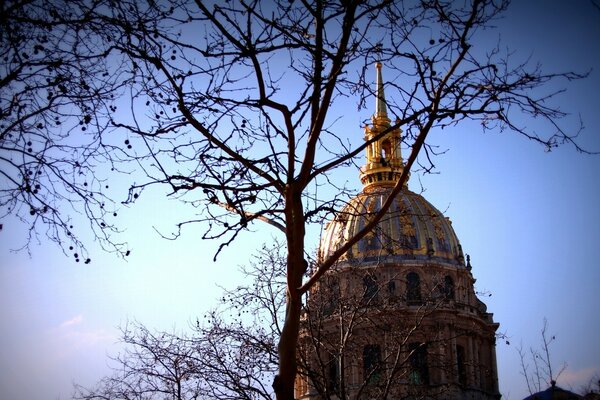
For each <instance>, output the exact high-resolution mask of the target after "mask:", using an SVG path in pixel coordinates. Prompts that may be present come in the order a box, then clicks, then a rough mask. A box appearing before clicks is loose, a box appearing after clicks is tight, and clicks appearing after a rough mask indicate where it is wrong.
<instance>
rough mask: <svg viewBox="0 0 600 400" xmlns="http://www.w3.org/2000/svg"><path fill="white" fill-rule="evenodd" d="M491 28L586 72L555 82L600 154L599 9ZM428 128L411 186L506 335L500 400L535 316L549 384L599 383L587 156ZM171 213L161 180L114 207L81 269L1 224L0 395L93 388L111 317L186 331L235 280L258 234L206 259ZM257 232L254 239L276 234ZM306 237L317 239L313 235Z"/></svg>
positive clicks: (515, 16) (518, 13) (591, 174)
mask: <svg viewBox="0 0 600 400" xmlns="http://www.w3.org/2000/svg"><path fill="white" fill-rule="evenodd" d="M498 26H499V29H500V32H501V35H502V39H503V41H504V43H505V44H506V45H507V46H508V47H510V48H511V49H515V50H517V51H518V52H519V54H521V55H525V56H528V55H531V56H532V58H533V59H538V60H540V62H541V64H542V66H543V67H544V68H545V69H547V70H548V71H552V72H559V71H564V70H576V71H581V72H584V71H588V70H590V69H592V71H591V75H590V77H589V78H588V79H586V80H585V81H579V82H572V83H571V84H569V86H568V91H567V93H565V94H564V96H563V97H562V100H561V106H564V109H565V111H570V112H572V113H574V115H573V118H572V119H571V121H573V122H576V121H578V117H579V115H580V116H581V118H582V120H583V122H584V124H585V127H586V129H585V131H584V133H583V134H582V137H581V143H582V144H583V145H584V146H585V147H586V148H588V149H590V150H595V151H600V113H599V112H598V110H599V109H600V100H598V95H597V91H598V90H600V41H599V40H598V38H600V9H598V8H596V7H594V6H593V4H592V3H591V2H590V1H584V0H580V1H573V2H562V1H525V0H520V1H515V2H514V4H513V5H512V6H511V9H510V10H509V12H508V14H507V15H506V17H505V19H504V20H502V21H499V22H498ZM383 72H384V78H385V68H384V70H383ZM373 79H374V77H373ZM386 95H387V96H388V97H393V93H390V92H386ZM372 111H373V110H367V111H366V112H365V115H360V116H356V115H353V116H352V117H349V118H348V121H347V122H346V124H347V125H346V126H347V127H348V129H355V131H356V137H357V140H360V138H361V137H362V130H361V129H360V127H359V122H360V121H362V120H365V119H366V118H368V117H369V113H370V112H372ZM353 127H354V128H353ZM431 139H432V140H433V141H434V142H435V143H436V144H438V145H439V146H440V148H444V149H447V150H448V151H447V152H446V153H445V154H443V155H441V156H439V157H437V159H436V160H435V161H436V167H437V171H438V172H439V173H437V174H432V175H426V176H423V175H421V174H419V173H413V175H412V177H411V181H410V182H409V187H410V188H411V189H412V190H414V191H420V190H424V192H423V195H424V197H425V198H426V199H427V200H428V201H430V202H431V203H432V204H433V205H434V206H436V207H437V208H438V209H440V210H442V211H443V212H444V213H445V214H446V215H447V216H449V217H450V218H451V220H452V221H453V227H454V228H455V230H456V233H457V235H458V238H459V239H460V241H461V243H462V247H463V249H464V250H465V252H466V253H468V254H470V255H471V262H472V265H473V275H474V277H475V278H476V279H477V282H476V289H477V290H478V291H480V292H483V293H486V294H487V295H486V297H484V298H483V300H484V301H485V303H486V304H487V305H488V311H490V312H492V313H494V319H495V320H496V321H497V322H499V323H500V329H499V331H501V332H502V333H504V334H505V335H506V339H503V340H499V341H498V343H497V359H498V369H499V383H500V391H501V393H502V395H503V399H509V400H518V399H522V398H523V397H525V396H526V395H528V392H527V388H526V386H525V382H524V379H523V377H522V376H521V375H520V373H519V358H518V354H517V350H516V348H517V347H518V346H519V345H520V344H522V345H523V347H524V348H529V347H530V346H534V347H538V346H539V345H540V343H541V337H540V330H541V328H542V325H543V321H544V318H546V319H547V320H548V323H549V332H550V333H552V334H553V335H555V336H556V340H555V342H553V344H552V347H551V358H552V361H553V363H554V365H555V368H559V367H560V366H562V365H563V363H566V364H567V368H566V370H565V372H564V373H563V374H562V375H561V376H560V377H559V378H558V384H559V386H562V387H565V388H572V389H579V387H580V386H581V385H583V384H586V383H587V382H588V381H589V380H590V379H591V378H592V377H593V376H596V378H595V379H596V380H598V379H599V377H598V375H600V344H599V342H598V332H600V317H598V315H599V312H598V310H599V308H600V307H599V306H600V296H598V292H597V290H598V287H599V286H598V285H599V283H600V262H599V261H598V259H599V258H598V257H599V256H598V251H597V248H596V246H598V238H600V207H599V204H600V179H599V178H598V175H599V174H600V155H596V156H590V155H583V154H578V153H577V152H576V151H575V150H574V149H573V148H571V147H568V146H565V147H561V148H558V149H555V150H553V151H552V152H549V153H548V152H545V151H544V149H543V148H541V147H540V146H538V145H536V144H535V143H533V142H531V141H527V140H526V139H524V138H522V137H519V136H517V135H515V134H513V133H509V132H503V133H486V134H484V133H482V131H481V128H480V126H478V125H477V124H465V125H461V126H460V128H459V129H458V130H454V131H444V132H435V133H434V134H433V136H432V138H431ZM348 174H349V175H350V176H357V175H358V174H357V172H355V171H349V172H348ZM356 185H357V186H356V187H357V189H358V188H359V182H358V178H357V179H356ZM421 185H422V187H423V189H421ZM178 212H179V210H178V204H177V202H175V201H169V200H166V199H165V196H164V193H162V192H161V191H160V190H156V191H155V192H151V193H148V195H145V196H142V198H140V201H139V202H137V203H136V204H135V205H134V206H132V207H130V208H125V209H123V210H121V211H120V213H119V215H120V218H121V225H122V226H126V227H127V230H126V232H125V234H124V236H125V237H126V238H127V240H128V241H129V244H130V247H131V249H132V254H131V256H130V257H129V258H128V259H127V260H126V261H125V260H122V259H118V258H116V257H115V256H113V255H111V254H106V253H102V252H101V251H100V250H98V249H97V248H93V247H92V252H93V262H92V263H90V264H88V265H84V264H82V263H75V262H74V260H73V258H72V257H69V256H67V255H65V254H63V253H62V252H61V250H60V249H58V248H56V247H55V246H54V245H51V244H48V243H40V244H39V245H35V246H33V247H32V254H31V255H29V254H27V253H26V252H17V253H14V252H12V251H10V249H13V248H16V247H18V246H19V245H21V244H22V243H23V240H24V238H25V234H26V231H25V227H24V226H22V225H20V224H19V223H18V222H17V221H14V220H10V219H8V220H5V221H3V225H4V229H3V230H2V231H1V232H0V321H1V323H0V371H2V373H0V398H2V399H7V400H10V399H14V400H21V399H23V400H24V399H31V400H38V399H39V400H42V399H67V398H70V396H71V394H72V384H73V383H80V384H83V385H88V386H89V385H93V383H95V382H97V381H98V380H99V379H100V378H101V377H102V376H103V375H105V374H107V373H109V372H110V370H109V365H110V361H109V358H108V356H109V355H114V354H115V353H116V352H117V351H118V350H119V344H118V339H119V330H118V327H119V326H123V325H124V324H126V323H127V321H131V320H136V321H139V322H141V323H143V324H145V325H146V326H148V327H150V328H154V329H159V330H175V331H181V330H185V329H187V328H188V327H189V324H190V322H191V321H193V320H194V319H195V318H196V317H197V316H201V315H202V314H203V313H204V311H206V310H207V309H209V308H211V307H212V306H214V305H215V304H216V301H215V299H216V298H218V296H219V294H220V293H221V287H222V286H225V287H233V286H235V285H236V283H237V282H238V281H239V279H240V276H239V274H238V273H237V268H238V266H239V265H242V264H244V263H245V262H246V261H247V259H248V255H249V254H251V253H252V250H253V248H254V247H255V246H257V245H260V242H258V241H257V240H256V237H257V235H246V236H245V237H242V238H241V240H240V241H238V242H236V244H235V247H234V246H231V248H228V249H226V250H225V251H224V252H223V253H222V254H221V255H220V256H219V258H218V259H217V261H216V262H214V261H213V255H214V253H215V250H216V246H217V243H215V242H209V241H203V240H201V239H200V235H201V232H200V230H194V229H191V230H189V231H187V232H186V233H185V234H184V235H183V236H182V237H180V238H179V239H178V240H176V241H167V240H164V239H162V238H160V237H159V235H158V234H157V233H156V231H155V229H154V228H155V227H158V228H159V229H167V230H168V229H169V226H171V225H170V224H171V223H172V222H175V221H176V219H177V216H178ZM157 215H160V216H161V218H160V219H157V218H156V216H157ZM7 232H10V235H9V234H8V233H7ZM256 232H257V233H260V237H262V238H264V239H265V240H268V239H269V237H270V235H271V234H274V233H275V232H273V231H271V230H270V229H269V228H261V229H260V230H259V231H256ZM311 237H312V238H313V239H314V246H315V247H316V243H317V241H318V235H315V234H314V233H311ZM507 342H509V343H510V344H507Z"/></svg>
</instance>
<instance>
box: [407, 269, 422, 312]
mask: <svg viewBox="0 0 600 400" xmlns="http://www.w3.org/2000/svg"><path fill="white" fill-rule="evenodd" d="M406 301H407V302H408V303H413V304H414V303H420V302H421V278H419V274H417V273H416V272H409V273H408V274H407V275H406Z"/></svg>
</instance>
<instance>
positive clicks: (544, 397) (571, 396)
mask: <svg viewBox="0 0 600 400" xmlns="http://www.w3.org/2000/svg"><path fill="white" fill-rule="evenodd" d="M588 396H590V397H588ZM593 396H597V395H594V394H589V395H587V396H586V397H585V399H592V400H593V399H596V398H600V397H593ZM579 399H584V397H582V396H580V395H578V394H575V393H573V392H569V391H568V390H565V389H562V388H560V387H558V386H556V382H555V381H552V382H551V384H550V387H549V388H548V389H546V390H544V391H541V392H537V393H534V394H532V395H531V396H527V397H525V398H524V399H523V400H579Z"/></svg>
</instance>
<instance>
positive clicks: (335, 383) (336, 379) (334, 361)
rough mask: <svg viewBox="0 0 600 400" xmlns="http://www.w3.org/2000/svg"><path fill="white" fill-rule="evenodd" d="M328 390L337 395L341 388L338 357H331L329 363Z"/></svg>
mask: <svg viewBox="0 0 600 400" xmlns="http://www.w3.org/2000/svg"><path fill="white" fill-rule="evenodd" d="M326 384H327V390H328V391H329V392H331V393H337V392H338V391H339V386H340V363H339V359H338V357H336V356H334V355H330V357H329V362H328V363H327V382H326Z"/></svg>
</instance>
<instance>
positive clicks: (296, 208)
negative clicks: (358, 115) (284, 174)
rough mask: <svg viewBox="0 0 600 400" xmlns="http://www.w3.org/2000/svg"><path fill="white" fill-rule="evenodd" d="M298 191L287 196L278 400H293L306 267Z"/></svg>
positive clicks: (276, 387) (302, 215)
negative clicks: (285, 288)
mask: <svg viewBox="0 0 600 400" xmlns="http://www.w3.org/2000/svg"><path fill="white" fill-rule="evenodd" d="M300 193H301V191H300V190H294V189H293V188H292V187H288V189H287V193H286V207H285V208H286V225H287V226H286V236H287V246H288V249H287V250H288V256H287V305H286V312H285V321H284V324H283V329H282V330H281V337H280V338H279V344H278V347H277V351H278V353H279V373H278V375H277V376H276V377H275V379H274V381H273V388H274V390H275V396H276V398H277V400H293V399H294V382H295V379H296V368H297V364H296V346H297V343H298V335H299V330H300V316H301V312H302V292H301V291H300V290H299V288H300V287H301V286H302V277H303V276H304V273H305V272H306V269H307V267H308V264H307V263H306V261H305V259H304V212H303V207H302V199H301V196H300Z"/></svg>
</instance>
